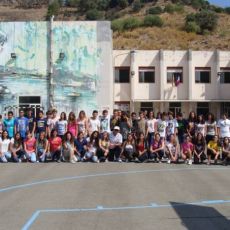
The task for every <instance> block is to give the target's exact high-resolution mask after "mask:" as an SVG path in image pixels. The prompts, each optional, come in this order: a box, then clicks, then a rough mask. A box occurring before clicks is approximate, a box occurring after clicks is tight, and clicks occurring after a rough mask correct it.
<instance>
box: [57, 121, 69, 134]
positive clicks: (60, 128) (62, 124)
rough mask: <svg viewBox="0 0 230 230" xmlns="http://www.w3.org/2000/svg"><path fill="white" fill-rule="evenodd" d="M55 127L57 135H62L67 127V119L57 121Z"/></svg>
mask: <svg viewBox="0 0 230 230" xmlns="http://www.w3.org/2000/svg"><path fill="white" fill-rule="evenodd" d="M56 127H57V132H58V135H61V136H62V135H64V134H65V132H66V129H67V121H66V120H61V121H57V123H56Z"/></svg>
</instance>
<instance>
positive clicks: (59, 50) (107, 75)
mask: <svg viewBox="0 0 230 230" xmlns="http://www.w3.org/2000/svg"><path fill="white" fill-rule="evenodd" d="M50 31H52V36H50ZM111 44H112V41H111V30H110V23H108V22H53V23H52V30H50V22H0V112H1V113H2V112H3V111H4V108H5V107H7V106H10V105H18V103H19V97H20V96H28V97H29V96H40V97H41V106H43V107H45V108H46V109H47V108H48V106H49V95H50V93H51V94H52V95H53V102H54V107H56V108H57V109H58V110H59V111H62V110H63V111H66V112H69V111H72V110H73V111H75V112H79V110H81V109H84V110H86V111H87V112H91V111H92V110H93V109H99V110H100V109H103V108H105V107H111V105H112V90H111V89H112V79H113V78H112V45H111ZM50 51H51V54H52V55H51V57H52V60H50ZM14 55H16V58H15V57H14ZM50 65H51V66H53V71H52V73H51V77H52V78H53V80H52V85H53V92H49V90H50V87H49V77H50V75H49V72H50Z"/></svg>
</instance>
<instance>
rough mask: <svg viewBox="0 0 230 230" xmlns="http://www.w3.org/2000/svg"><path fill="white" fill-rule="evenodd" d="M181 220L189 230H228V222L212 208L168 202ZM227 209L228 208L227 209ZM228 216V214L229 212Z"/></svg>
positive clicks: (229, 225) (229, 223)
mask: <svg viewBox="0 0 230 230" xmlns="http://www.w3.org/2000/svg"><path fill="white" fill-rule="evenodd" d="M170 203H171V205H172V207H173V209H174V210H175V211H176V213H177V215H178V216H179V217H180V219H181V222H182V223H181V224H182V225H183V226H184V227H185V228H186V229H189V230H198V229H202V230H206V229H207V230H214V229H215V230H216V229H218V230H225V229H226V230H227V229H228V230H229V229H230V221H229V220H228V219H227V218H226V217H225V216H223V215H222V214H221V213H220V212H218V211H217V210H216V209H215V208H213V207H207V206H199V205H187V204H184V203H176V202H170ZM227 208H229V206H228V207H227ZM229 216H230V212H229Z"/></svg>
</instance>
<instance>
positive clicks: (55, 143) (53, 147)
mask: <svg viewBox="0 0 230 230" xmlns="http://www.w3.org/2000/svg"><path fill="white" fill-rule="evenodd" d="M49 143H50V151H51V152H55V151H57V150H58V148H59V147H60V145H61V144H62V140H61V138H60V137H55V138H50V139H49Z"/></svg>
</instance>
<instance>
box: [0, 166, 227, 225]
mask: <svg viewBox="0 0 230 230" xmlns="http://www.w3.org/2000/svg"><path fill="white" fill-rule="evenodd" d="M0 175H1V176H0V195H1V196H0V229H10V230H13V229H49V230H50V229H55V230H56V229H65V230H68V229H77V230H82V229H84V230H88V229H94V230H110V229H111V230H117V229H120V230H123V229H125V230H126V229H132V230H134V229H151V230H152V229H157V230H158V229H170V230H171V229H209V230H210V229H230V167H223V166H206V165H199V166H194V165H193V166H187V165H183V164H180V165H166V164H156V163H146V164H135V163H122V164H119V163H104V164H93V163H79V164H75V165H72V164H68V163H62V164H57V163H48V164H29V163H27V164H1V165H0ZM189 203H190V204H189ZM23 227H24V228H23Z"/></svg>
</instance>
